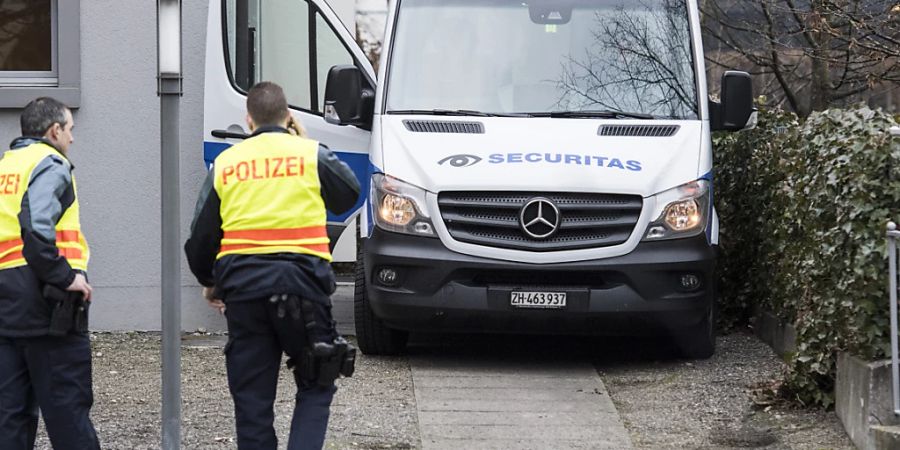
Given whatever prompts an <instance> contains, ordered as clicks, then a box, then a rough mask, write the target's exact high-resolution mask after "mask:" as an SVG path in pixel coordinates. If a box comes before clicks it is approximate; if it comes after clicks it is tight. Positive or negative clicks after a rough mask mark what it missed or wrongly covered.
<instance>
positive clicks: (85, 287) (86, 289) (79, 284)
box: [66, 273, 94, 302]
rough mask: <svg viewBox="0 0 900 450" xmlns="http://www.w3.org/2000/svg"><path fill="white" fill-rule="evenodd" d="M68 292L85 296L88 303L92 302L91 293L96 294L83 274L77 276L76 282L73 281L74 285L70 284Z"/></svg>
mask: <svg viewBox="0 0 900 450" xmlns="http://www.w3.org/2000/svg"><path fill="white" fill-rule="evenodd" d="M66 290H67V291H69V292H81V295H83V296H84V301H86V302H89V301H91V293H92V292H94V290H93V289H92V288H91V285H90V284H88V282H87V278H85V277H84V274H81V273H77V274H75V280H73V281H72V284H70V285H69V287H67V288H66Z"/></svg>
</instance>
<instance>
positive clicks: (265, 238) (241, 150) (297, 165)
mask: <svg viewBox="0 0 900 450" xmlns="http://www.w3.org/2000/svg"><path fill="white" fill-rule="evenodd" d="M318 153H319V143H318V142H316V141H311V140H309V139H304V138H300V137H297V136H294V135H291V134H287V133H275V132H272V133H263V134H260V135H258V136H254V137H252V138H250V139H247V140H245V141H244V142H241V143H239V144H237V145H235V146H233V147H231V148H229V149H227V150H225V151H224V152H222V153H221V154H220V155H219V156H218V157H217V158H216V160H215V162H214V163H213V170H214V172H215V183H214V186H215V190H216V193H217V194H218V195H219V199H220V200H221V206H220V208H219V214H220V216H221V218H222V230H223V231H224V235H223V237H222V244H221V247H220V249H219V254H218V255H217V256H216V259H219V258H222V257H223V256H225V255H258V254H272V253H300V254H306V255H314V256H318V257H320V258H322V259H325V260H327V261H331V252H330V251H329V248H328V234H327V232H326V220H327V219H326V218H327V216H326V211H325V202H324V201H323V200H322V194H321V185H320V183H319V171H318Z"/></svg>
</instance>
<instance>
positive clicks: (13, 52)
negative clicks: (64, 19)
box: [0, 0, 53, 72]
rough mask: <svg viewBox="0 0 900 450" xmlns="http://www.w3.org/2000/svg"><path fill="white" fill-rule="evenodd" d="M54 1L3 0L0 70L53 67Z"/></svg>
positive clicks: (0, 2) (30, 70)
mask: <svg viewBox="0 0 900 450" xmlns="http://www.w3.org/2000/svg"><path fill="white" fill-rule="evenodd" d="M51 2H52V0H3V1H0V71H25V72H49V71H52V70H53V47H52V39H53V28H52V27H53V18H52V8H51V6H52V5H51Z"/></svg>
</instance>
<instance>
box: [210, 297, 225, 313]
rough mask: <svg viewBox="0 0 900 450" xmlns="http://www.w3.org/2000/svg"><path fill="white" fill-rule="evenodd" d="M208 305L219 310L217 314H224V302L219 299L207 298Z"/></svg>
mask: <svg viewBox="0 0 900 450" xmlns="http://www.w3.org/2000/svg"><path fill="white" fill-rule="evenodd" d="M207 302H208V303H209V307H210V308H213V309H215V310H218V311H219V314H225V302H223V301H222V300H219V299H213V300H207Z"/></svg>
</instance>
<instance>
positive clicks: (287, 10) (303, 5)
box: [225, 0, 311, 109]
mask: <svg viewBox="0 0 900 450" xmlns="http://www.w3.org/2000/svg"><path fill="white" fill-rule="evenodd" d="M226 7H227V9H228V10H227V11H226V21H227V24H228V27H227V30H226V35H225V38H226V39H227V40H228V48H229V52H228V53H229V55H228V63H229V64H230V65H231V73H232V75H233V76H234V80H235V83H237V85H238V87H240V88H241V89H243V90H245V91H246V90H248V89H250V87H251V86H252V85H253V84H255V83H257V82H260V81H273V82H275V83H278V84H279V85H281V87H282V88H284V93H285V95H286V96H287V99H288V102H289V103H290V104H291V105H292V106H296V107H299V108H304V109H309V108H310V105H311V101H310V80H309V79H310V77H309V73H310V70H309V32H308V30H309V4H308V3H307V2H306V1H304V0H265V1H262V0H228V1H227V2H226Z"/></svg>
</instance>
